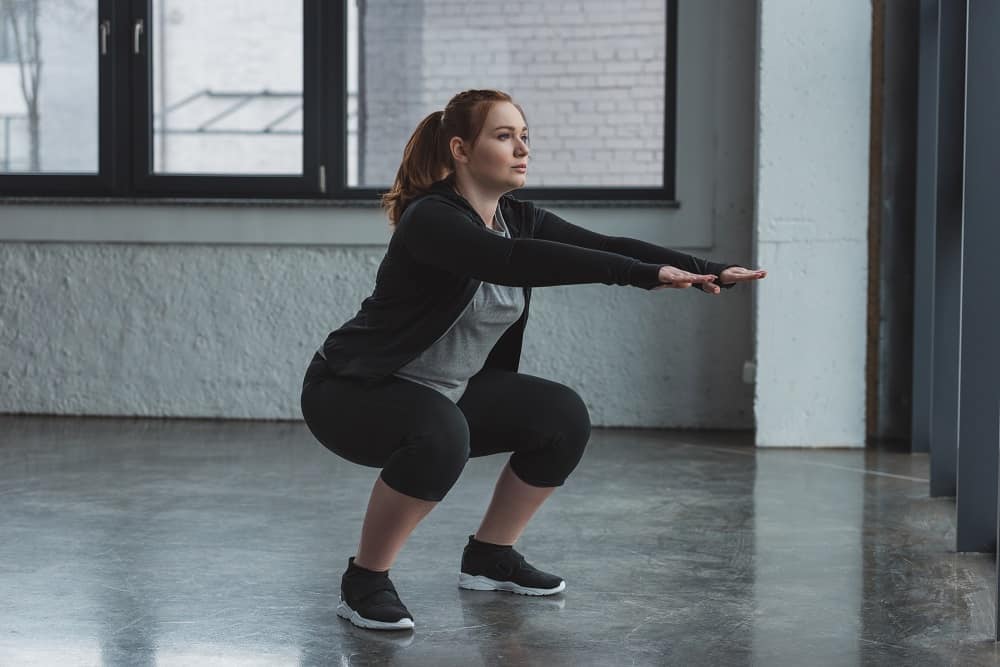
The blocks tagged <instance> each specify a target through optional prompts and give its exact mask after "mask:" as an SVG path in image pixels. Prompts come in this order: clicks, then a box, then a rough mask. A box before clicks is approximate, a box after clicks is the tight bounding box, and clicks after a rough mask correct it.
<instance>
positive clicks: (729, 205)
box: [0, 0, 863, 428]
mask: <svg viewBox="0 0 1000 667" xmlns="http://www.w3.org/2000/svg"><path fill="white" fill-rule="evenodd" d="M755 20H756V16H755V9H754V7H753V5H752V3H744V2H727V1H723V0H713V1H708V0H706V1H704V2H698V3H691V2H684V3H682V4H681V8H680V12H679V23H680V30H679V33H680V40H679V45H678V46H679V51H680V58H679V71H678V85H679V91H680V94H679V100H678V165H679V166H678V198H679V199H680V201H681V208H680V209H631V210H629V209H583V208H553V210H555V211H556V212H557V213H559V214H560V215H564V216H565V217H567V218H568V219H570V220H572V221H575V222H577V223H579V224H583V225H584V226H587V227H590V228H592V229H595V230H597V231H600V232H603V233H610V234H621V235H630V236H635V237H639V238H644V239H646V240H649V241H652V242H656V243H661V244H664V245H669V246H672V247H676V248H678V249H682V250H686V251H688V252H691V253H693V254H699V255H702V256H707V257H711V258H714V259H719V260H724V261H731V262H744V263H746V264H748V265H749V264H750V261H751V252H752V220H753V144H754V138H755V135H754V130H753V127H754V126H753V99H754V88H753V85H754V63H755V57H754V48H755V47H754V36H755ZM0 218H2V224H0V237H2V238H4V239H6V242H4V243H3V244H2V245H0V350H3V351H4V352H3V355H2V357H0V412H38V413H59V414H102V415H142V416H147V415H148V416H153V415H155V416H189V417H234V418H265V419H270V418H277V419H298V418H299V416H300V415H299V408H298V396H299V388H300V385H301V378H302V373H303V372H304V370H305V365H306V363H307V362H308V360H309V358H310V357H311V355H312V353H313V351H314V350H315V349H316V348H317V347H318V346H319V345H320V343H321V342H322V341H323V339H324V338H325V336H326V334H327V333H328V331H329V330H330V329H331V328H334V327H337V326H339V325H340V324H341V323H342V322H343V321H344V320H346V319H347V318H349V317H350V316H351V315H353V314H354V312H355V311H356V310H357V307H358V306H359V304H360V302H361V300H362V299H363V298H364V297H365V296H367V295H368V294H370V291H371V286H372V284H373V281H374V276H375V271H376V269H377V266H378V262H379V260H380V259H381V257H382V254H383V253H384V245H382V243H383V240H382V237H383V236H384V234H385V221H384V219H383V218H382V216H381V215H380V214H378V212H377V211H375V210H373V209H369V210H360V209H341V208H336V207H313V208H279V207H261V208H252V209H249V208H224V207H210V206H204V207H196V206H188V207H183V206H122V205H108V206H103V207H102V206H39V205H20V206H13V205H5V206H0ZM762 264H763V265H764V266H767V263H766V262H762ZM768 268H774V267H768ZM771 280H774V276H773V275H772V276H771V277H769V278H768V281H771ZM768 287H769V286H768V283H767V281H765V282H764V283H761V284H760V285H759V288H760V290H761V292H763V291H764V290H766V289H768ZM777 291H778V290H775V293H777ZM752 294H753V290H751V289H748V288H746V287H738V288H736V289H734V290H731V291H728V292H726V293H724V294H723V295H720V296H717V297H716V296H710V295H707V294H704V293H700V292H696V291H694V290H685V291H675V290H663V291H658V292H655V293H650V292H646V291H643V290H636V289H634V288H621V287H608V286H604V285H587V286H573V287H551V288H542V289H539V290H537V291H536V292H535V295H534V297H535V298H534V299H533V302H532V318H531V321H530V322H529V324H528V330H527V334H526V341H525V350H524V357H523V361H522V371H524V372H527V373H534V374H538V375H542V376H544V377H548V378H551V379H554V380H557V381H561V382H565V383H567V384H569V385H571V386H573V387H574V388H576V389H577V390H578V391H579V392H580V393H581V395H582V396H583V397H584V399H585V400H586V402H587V404H588V406H589V407H590V410H591V415H592V419H593V423H594V424H595V425H602V426H647V427H710V428H751V427H752V426H753V414H752V412H753V402H752V401H753V389H752V386H751V385H748V384H745V383H744V382H743V379H742V376H743V364H744V361H746V360H748V359H752V357H753V338H752V329H753V322H752V311H751V306H752V302H751V295H752ZM862 294H863V290H859V291H858V298H859V299H862V298H863V297H862V296H861V295H862Z"/></svg>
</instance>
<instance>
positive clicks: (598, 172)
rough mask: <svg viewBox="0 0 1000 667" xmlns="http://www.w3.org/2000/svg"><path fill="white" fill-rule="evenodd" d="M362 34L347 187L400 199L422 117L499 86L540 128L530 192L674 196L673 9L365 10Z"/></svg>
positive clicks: (589, 0)
mask: <svg viewBox="0 0 1000 667" xmlns="http://www.w3.org/2000/svg"><path fill="white" fill-rule="evenodd" d="M349 4H350V5H353V4H354V2H351V3H349ZM350 27H351V26H350V25H349V29H350ZM353 29H354V30H355V31H356V32H357V36H356V38H353V39H352V38H351V35H349V36H348V47H349V49H350V51H351V53H352V54H353V60H351V59H349V62H348V67H349V71H348V79H349V82H350V80H351V76H352V71H351V70H352V69H353V70H354V71H353V76H354V87H353V88H352V87H350V86H349V90H348V96H349V97H348V99H349V100H351V99H356V100H360V103H359V104H358V106H357V109H358V114H357V122H356V129H355V130H354V131H355V132H356V143H355V145H356V148H355V153H354V154H349V155H348V165H350V164H351V163H352V161H353V162H355V163H356V165H357V177H356V179H355V181H354V182H351V181H350V180H349V181H348V185H349V186H357V185H360V186H362V187H378V188H384V187H388V186H389V185H390V184H391V183H392V180H393V179H394V178H395V175H396V170H397V169H398V167H399V162H400V159H401V158H402V153H403V147H404V146H405V145H406V142H407V141H408V140H409V138H410V135H411V133H412V132H413V130H414V129H415V128H416V126H417V123H419V122H420V120H421V119H422V118H423V117H424V116H426V115H427V114H428V113H430V112H432V111H435V110H439V109H443V108H444V105H445V104H446V103H447V102H448V100H449V99H450V98H451V96H452V95H454V94H455V93H458V92H460V91H462V90H466V89H470V88H498V89H500V90H503V91H505V92H507V93H509V94H510V95H511V96H512V97H513V98H514V101H515V102H517V103H518V104H520V105H521V106H522V108H524V110H525V113H526V114H527V117H528V118H527V120H528V123H527V124H528V127H529V132H530V135H531V151H532V154H531V158H530V160H531V168H530V170H529V175H528V181H527V185H529V186H532V187H536V186H549V187H572V186H580V185H600V186H608V187H614V186H622V187H662V185H663V127H664V116H663V114H664V85H665V78H666V74H665V71H666V62H665V58H666V50H665V49H666V47H665V45H666V3H665V2H664V1H663V0H621V1H619V2H608V1H607V0H576V1H572V2H568V1H563V2H551V3H550V2H539V3H532V4H530V6H528V5H524V6H523V7H522V5H516V6H513V5H510V4H509V3H507V4H505V3H503V2H494V1H492V0H407V1H406V2H401V1H399V0H361V1H360V2H359V3H358V18H357V22H356V26H355V27H354V28H353ZM349 111H350V108H349ZM349 120H350V118H349ZM349 127H350V126H349ZM348 146H349V147H350V146H351V137H350V136H348ZM349 173H350V170H349Z"/></svg>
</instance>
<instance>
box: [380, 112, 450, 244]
mask: <svg viewBox="0 0 1000 667" xmlns="http://www.w3.org/2000/svg"><path fill="white" fill-rule="evenodd" d="M444 113H445V112H444V111H435V112H433V113H430V114H428V115H427V116H426V117H425V118H424V119H423V120H422V121H420V124H419V125H417V129H416V130H414V132H413V136H411V137H410V140H409V141H408V142H406V148H405V149H403V161H402V162H401V163H400V165H399V169H398V170H397V171H396V181H395V182H394V183H393V185H392V189H390V190H389V192H387V193H385V194H383V195H382V207H383V208H384V209H386V211H387V212H388V215H389V224H390V226H392V227H395V225H396V223H397V222H399V218H400V216H401V215H402V214H403V210H404V209H405V208H406V205H407V204H409V203H410V202H411V201H413V200H414V199H416V198H417V197H419V196H420V195H421V194H422V193H424V192H426V191H427V190H429V189H430V187H431V185H433V184H434V182H435V181H439V180H441V179H442V178H444V177H445V176H446V175H447V173H448V172H449V171H450V170H451V156H450V155H448V154H445V148H446V146H444V142H443V140H442V139H441V135H442V129H443V127H442V126H443V124H444V122H443V118H444Z"/></svg>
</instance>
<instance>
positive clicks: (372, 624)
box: [337, 556, 413, 630]
mask: <svg viewBox="0 0 1000 667" xmlns="http://www.w3.org/2000/svg"><path fill="white" fill-rule="evenodd" d="M337 616H340V617H341V618H346V619H347V620H349V621H350V622H351V623H353V624H354V625H356V626H358V627H359V628H370V629H372V630H409V629H410V628H412V627H413V616H412V615H411V614H410V611H409V610H408V609H407V608H406V606H405V605H404V604H403V603H402V601H401V600H400V599H399V595H398V594H397V593H396V587H395V586H393V585H392V582H391V581H389V571H388V570H386V571H385V572H375V571H373V570H366V569H364V568H362V567H361V566H360V565H355V564H354V556H351V557H350V558H348V559H347V571H345V572H344V576H343V577H341V580H340V604H339V605H337Z"/></svg>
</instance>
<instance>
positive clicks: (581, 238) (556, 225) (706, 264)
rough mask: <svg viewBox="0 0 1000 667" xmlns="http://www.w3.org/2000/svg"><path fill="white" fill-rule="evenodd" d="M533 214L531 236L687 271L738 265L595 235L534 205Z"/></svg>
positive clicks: (716, 272) (713, 270)
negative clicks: (535, 223)
mask: <svg viewBox="0 0 1000 667" xmlns="http://www.w3.org/2000/svg"><path fill="white" fill-rule="evenodd" d="M535 213H536V216H537V219H538V225H537V227H536V229H535V238H537V239H544V240H547V241H555V242H558V243H569V244H571V245H575V246H579V247H581V248H590V249H592V250H602V251H605V252H613V253H616V254H619V255H625V256H626V257H633V258H635V259H638V260H640V261H642V262H648V263H651V264H669V265H671V266H676V267H677V268H679V269H683V270H685V271H689V272H690V273H697V274H705V273H710V274H714V275H716V276H721V274H722V272H723V271H724V270H725V269H727V268H729V267H731V266H739V264H723V263H720V262H713V261H711V260H707V259H701V258H699V257H695V256H693V255H688V254H686V253H683V252H680V251H677V250H671V249H670V248H665V247H663V246H658V245H656V244H653V243H647V242H646V241H641V240H639V239H633V238H629V237H627V236H607V235H605V234H599V233H597V232H593V231H591V230H589V229H585V228H583V227H580V226H579V225H574V224H573V223H571V222H568V221H566V220H563V219H562V218H560V217H559V216H558V215H556V214H555V213H553V212H552V211H549V210H546V209H543V208H541V207H539V206H535ZM716 284H717V285H719V286H720V287H722V288H724V289H729V288H731V287H732V286H733V285H735V284H736V283H729V284H727V285H724V284H722V283H721V282H719V281H716Z"/></svg>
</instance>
